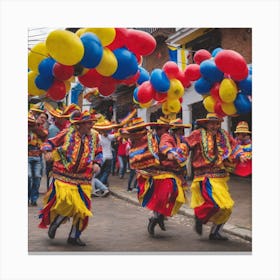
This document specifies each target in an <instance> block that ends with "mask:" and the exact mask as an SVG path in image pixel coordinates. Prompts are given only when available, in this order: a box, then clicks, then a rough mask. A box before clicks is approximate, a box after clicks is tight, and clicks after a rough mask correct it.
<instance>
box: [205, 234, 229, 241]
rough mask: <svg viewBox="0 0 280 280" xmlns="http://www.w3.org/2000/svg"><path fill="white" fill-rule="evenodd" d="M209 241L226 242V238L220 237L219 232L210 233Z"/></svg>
mask: <svg viewBox="0 0 280 280" xmlns="http://www.w3.org/2000/svg"><path fill="white" fill-rule="evenodd" d="M209 239H210V240H224V241H226V240H228V238H227V237H226V236H223V235H221V234H220V233H219V232H217V233H210V234H209Z"/></svg>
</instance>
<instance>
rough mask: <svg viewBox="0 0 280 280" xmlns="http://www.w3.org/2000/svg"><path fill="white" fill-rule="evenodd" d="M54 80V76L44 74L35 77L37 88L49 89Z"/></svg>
mask: <svg viewBox="0 0 280 280" xmlns="http://www.w3.org/2000/svg"><path fill="white" fill-rule="evenodd" d="M53 81H54V76H43V75H40V74H39V75H38V76H37V77H36V78H35V81H34V82H35V85H36V86H37V88H39V89H43V90H48V89H49V88H50V87H51V86H52V84H53Z"/></svg>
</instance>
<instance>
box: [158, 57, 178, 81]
mask: <svg viewBox="0 0 280 280" xmlns="http://www.w3.org/2000/svg"><path fill="white" fill-rule="evenodd" d="M162 70H163V71H164V73H165V74H166V76H167V77H168V78H169V79H172V78H175V77H176V76H177V75H178V73H179V70H180V69H179V67H178V65H177V63H175V62H174V61H167V62H166V63H165V64H164V65H163V67H162Z"/></svg>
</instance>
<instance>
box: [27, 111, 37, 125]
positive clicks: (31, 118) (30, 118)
mask: <svg viewBox="0 0 280 280" xmlns="http://www.w3.org/2000/svg"><path fill="white" fill-rule="evenodd" d="M28 123H29V124H32V123H36V120H35V117H34V115H33V114H32V113H31V112H28Z"/></svg>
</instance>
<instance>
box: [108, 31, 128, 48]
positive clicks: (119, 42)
mask: <svg viewBox="0 0 280 280" xmlns="http://www.w3.org/2000/svg"><path fill="white" fill-rule="evenodd" d="M115 31H116V36H115V39H114V40H113V42H112V43H111V44H109V45H108V46H107V48H108V49H110V50H115V49H118V48H123V47H125V43H126V38H127V29H126V28H115Z"/></svg>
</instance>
